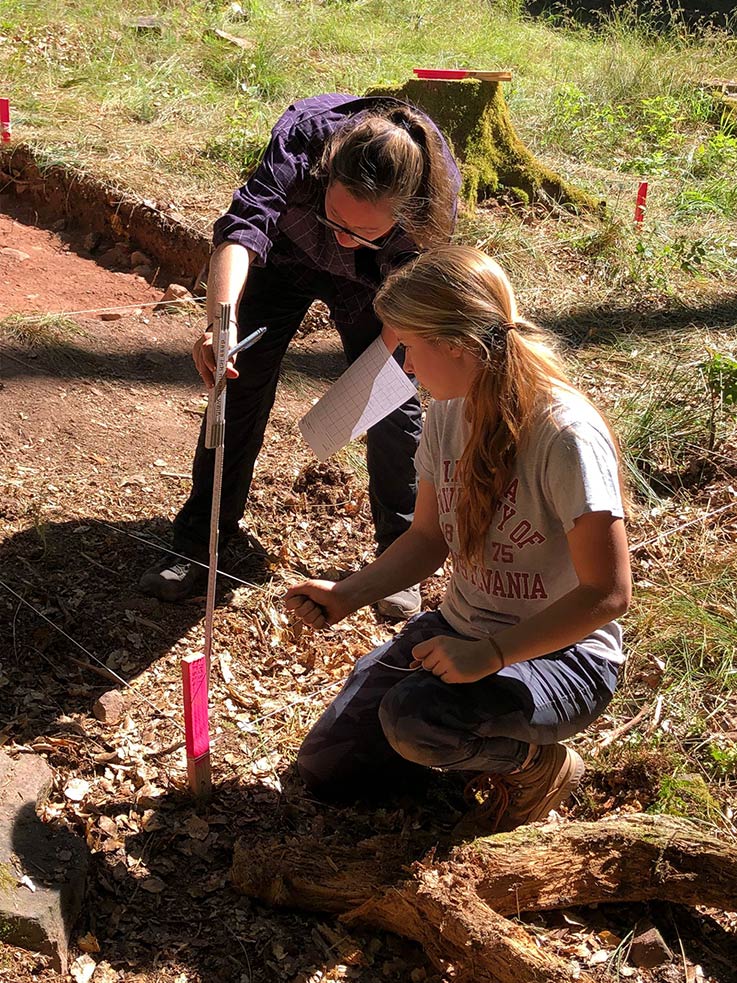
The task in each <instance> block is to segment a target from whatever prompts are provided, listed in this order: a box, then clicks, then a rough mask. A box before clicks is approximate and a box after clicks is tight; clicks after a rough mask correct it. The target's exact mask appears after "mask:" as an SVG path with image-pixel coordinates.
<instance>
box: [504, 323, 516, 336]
mask: <svg viewBox="0 0 737 983" xmlns="http://www.w3.org/2000/svg"><path fill="white" fill-rule="evenodd" d="M502 328H503V329H504V332H505V334H506V333H507V332H509V331H516V330H517V322H516V321H505V322H504V324H503V325H502Z"/></svg>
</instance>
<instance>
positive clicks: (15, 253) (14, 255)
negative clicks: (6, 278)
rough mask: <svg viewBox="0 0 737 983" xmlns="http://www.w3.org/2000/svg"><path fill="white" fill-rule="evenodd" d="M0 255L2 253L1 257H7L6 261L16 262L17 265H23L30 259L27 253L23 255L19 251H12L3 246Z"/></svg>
mask: <svg viewBox="0 0 737 983" xmlns="http://www.w3.org/2000/svg"><path fill="white" fill-rule="evenodd" d="M0 253H2V254H3V256H7V257H8V259H16V260H18V262H19V263H25V261H26V260H27V259H30V258H31V257H30V256H29V255H28V253H24V252H23V251H22V250H20V249H13V248H12V247H11V246H3V248H2V249H0Z"/></svg>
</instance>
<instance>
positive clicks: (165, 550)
mask: <svg viewBox="0 0 737 983" xmlns="http://www.w3.org/2000/svg"><path fill="white" fill-rule="evenodd" d="M96 521H97V522H99V523H100V525H101V526H105V528H106V529H112V531H113V532H119V533H120V534H121V536H129V537H130V538H131V539H135V540H136V541H137V542H139V543H144V544H145V545H146V546H152V547H153V548H154V549H156V550H159V551H160V552H162V553H170V554H171V555H172V556H177V557H179V559H180V560H186V561H187V563H195V564H197V566H198V567H203V568H204V569H205V570H209V569H210V566H209V564H208V563H203V562H202V561H201V560H195V559H194V557H191V556H185V555H184V553H177V551H176V550H174V549H171V548H170V547H169V546H162V545H161V544H160V543H154V542H152V541H151V540H150V539H146V537H145V536H137V535H136V534H135V533H133V532H128V531H127V530H126V529H119V528H118V527H117V526H111V525H110V523H109V522H103V521H102V520H101V519H98V520H96ZM258 555H265V554H258ZM266 558H267V559H268V557H266ZM216 573H217V574H218V575H219V576H221V577H229V578H230V579H231V580H235V581H237V582H238V583H239V584H243V585H244V586H245V587H251V588H253V590H260V591H265V590H266V588H265V587H264V586H263V585H261V584H252V583H251V581H250V580H243V579H242V578H241V577H236V575H235V574H234V573H228V572H227V570H220V569H218V570H217V571H216Z"/></svg>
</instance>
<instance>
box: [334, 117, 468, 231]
mask: <svg viewBox="0 0 737 983" xmlns="http://www.w3.org/2000/svg"><path fill="white" fill-rule="evenodd" d="M314 174H315V175H316V176H317V177H319V178H322V179H324V180H326V181H327V183H330V182H331V181H339V182H340V183H341V184H342V185H343V186H344V187H345V188H346V189H347V190H348V191H349V192H350V193H351V194H352V195H353V196H354V197H355V198H358V199H359V200H361V201H369V202H372V203H373V202H376V201H379V200H380V199H389V200H390V201H391V202H392V206H393V209H394V215H395V218H396V221H397V222H398V223H399V225H401V226H402V228H403V229H405V231H407V232H408V233H409V234H410V235H411V236H412V237H413V239H414V240H415V242H416V243H417V245H418V246H421V247H422V248H429V247H430V246H433V245H438V244H441V243H446V242H448V240H449V239H450V236H451V233H452V231H453V221H454V216H455V198H454V193H453V186H452V183H451V177H450V173H449V168H448V164H447V162H446V159H445V154H444V153H443V144H442V140H441V138H440V136H439V134H438V133H437V131H436V130H435V129H434V128H433V126H432V125H431V124H430V122H429V120H428V119H427V118H426V117H425V116H423V115H422V113H419V112H418V111H417V110H416V109H413V108H412V107H411V106H409V105H396V106H391V107H389V108H384V109H379V110H367V111H365V112H362V113H359V114H358V115H356V116H354V117H353V118H352V119H350V120H349V121H348V122H347V123H346V124H345V125H344V126H341V127H340V128H339V129H338V130H336V131H335V132H334V133H333V134H332V136H331V137H330V138H329V140H328V141H327V143H326V144H325V148H324V150H323V155H322V159H321V160H320V162H319V164H318V166H317V168H316V169H315V171H314Z"/></svg>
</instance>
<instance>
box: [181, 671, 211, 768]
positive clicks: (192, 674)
mask: <svg viewBox="0 0 737 983" xmlns="http://www.w3.org/2000/svg"><path fill="white" fill-rule="evenodd" d="M182 683H183V685H184V737H185V741H186V746H187V757H188V758H192V759H195V760H196V759H197V758H201V757H202V756H203V755H204V754H207V753H208V751H209V750H210V725H209V718H208V708H207V660H206V659H205V656H204V655H189V656H186V657H185V658H184V659H182Z"/></svg>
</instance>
